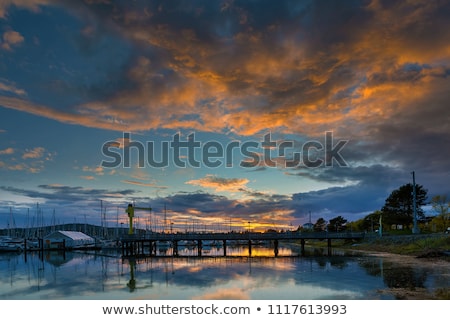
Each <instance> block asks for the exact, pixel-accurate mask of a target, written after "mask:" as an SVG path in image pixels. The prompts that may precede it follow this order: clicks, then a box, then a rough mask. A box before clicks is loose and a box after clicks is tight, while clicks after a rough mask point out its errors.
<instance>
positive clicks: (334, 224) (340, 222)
mask: <svg viewBox="0 0 450 320" xmlns="http://www.w3.org/2000/svg"><path fill="white" fill-rule="evenodd" d="M346 223H347V219H344V217H342V216H337V217H336V218H333V219H330V224H329V225H328V230H329V231H343V230H345V224H346Z"/></svg>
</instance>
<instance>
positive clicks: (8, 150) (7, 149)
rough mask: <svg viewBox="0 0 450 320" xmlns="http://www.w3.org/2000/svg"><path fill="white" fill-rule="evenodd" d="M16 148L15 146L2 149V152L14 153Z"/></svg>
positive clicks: (0, 151) (0, 152)
mask: <svg viewBox="0 0 450 320" xmlns="http://www.w3.org/2000/svg"><path fill="white" fill-rule="evenodd" d="M13 153H14V149H13V148H6V149H4V150H0V154H13Z"/></svg>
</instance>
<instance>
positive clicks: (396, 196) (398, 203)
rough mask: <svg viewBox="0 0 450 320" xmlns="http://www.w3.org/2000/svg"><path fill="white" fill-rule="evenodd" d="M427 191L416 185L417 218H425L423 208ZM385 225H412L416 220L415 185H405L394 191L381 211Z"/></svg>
mask: <svg viewBox="0 0 450 320" xmlns="http://www.w3.org/2000/svg"><path fill="white" fill-rule="evenodd" d="M426 199H427V190H425V189H424V188H423V186H421V185H418V184H416V212H417V218H418V219H420V218H424V214H423V209H422V206H423V205H425V204H426ZM381 213H382V219H383V224H401V225H410V224H411V223H412V222H413V219H414V207H413V185H412V183H408V184H405V185H403V186H401V187H400V188H398V189H396V190H394V191H392V193H391V194H390V195H389V197H388V198H387V199H386V201H385V204H384V206H383V208H382V209H381Z"/></svg>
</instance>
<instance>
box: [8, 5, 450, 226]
mask: <svg viewBox="0 0 450 320" xmlns="http://www.w3.org/2000/svg"><path fill="white" fill-rule="evenodd" d="M449 104H450V1H426V0H423V1H416V0H407V1H388V0H386V1H385V0H383V1H381V0H372V1H370V0H364V1H356V0H355V1H313V0H311V1H292V0H288V1H284V0H279V1H272V0H267V1H238V0H236V1H233V0H225V1H223V0H222V1H210V0H207V1H206V0H205V1H194V0H192V1H191V0H185V1H131V0H130V1H128V0H127V1H125V0H123V1H113V0H84V1H82V0H79V1H73V0H70V1H69V0H61V1H56V0H55V1H53V0H0V228H5V227H7V225H8V223H9V221H10V210H11V212H12V213H13V217H14V224H15V225H16V226H18V227H23V226H27V225H31V224H36V219H37V218H36V217H35V215H36V207H37V204H38V205H39V208H40V209H41V210H42V213H43V217H44V220H45V222H46V223H47V224H50V223H51V221H53V222H56V223H72V222H79V223H84V222H87V223H95V224H100V210H101V209H100V203H101V201H102V205H103V208H106V213H105V216H106V218H107V219H108V225H109V226H115V225H116V223H117V219H119V221H120V222H123V223H127V219H126V214H125V211H124V210H125V208H126V205H127V203H129V202H133V201H134V202H135V204H136V205H137V206H141V207H148V206H151V207H152V208H153V214H152V217H151V219H152V220H149V214H148V213H146V212H144V211H141V212H137V216H139V218H140V220H139V224H140V226H141V227H144V223H146V224H147V223H148V222H149V221H150V223H152V225H153V226H156V225H158V224H159V225H161V223H162V222H161V221H162V216H163V211H164V206H166V209H167V211H166V212H167V219H168V220H169V221H170V222H171V223H173V224H174V225H173V227H174V228H176V230H183V231H184V229H185V228H186V226H188V225H196V226H198V227H200V226H205V225H208V226H209V227H212V226H215V228H218V229H224V228H225V226H228V227H229V226H230V225H232V226H233V227H236V228H246V227H250V228H252V229H263V228H269V227H277V228H289V227H291V226H295V227H296V226H298V225H299V224H303V223H306V222H308V221H309V213H310V212H311V217H312V220H313V222H315V221H316V220H317V219H318V218H320V217H323V218H325V219H330V218H333V217H336V216H338V215H342V216H344V217H345V218H347V219H348V220H356V219H359V218H361V217H363V216H365V215H367V214H369V213H371V212H373V211H374V210H378V209H380V208H381V207H382V206H383V204H384V201H385V199H386V197H387V196H388V195H389V194H390V192H391V191H393V190H394V189H396V188H398V187H399V186H401V185H403V184H406V183H412V174H411V172H412V171H415V173H416V182H417V183H418V184H420V185H423V186H424V188H425V189H427V190H428V194H429V197H430V198H431V196H433V195H437V194H440V195H447V196H450V185H449V180H450V166H449V164H450V162H449V159H450V148H449V146H450V127H449V123H450V106H449ZM326 132H331V133H332V137H333V141H332V146H336V145H337V144H338V143H339V141H347V143H346V144H345V145H343V146H342V148H341V149H340V150H339V151H340V155H341V156H342V158H343V159H344V160H345V163H346V165H345V166H343V165H342V163H339V162H338V161H332V163H331V164H332V165H325V162H324V163H321V165H319V166H316V167H311V166H308V165H305V164H304V163H299V164H298V165H296V166H286V161H290V160H292V157H293V154H294V153H298V152H301V151H302V146H304V145H305V143H307V142H308V141H309V142H313V146H316V148H315V149H314V148H313V149H314V150H316V151H318V152H315V153H311V154H309V156H310V157H311V159H313V160H317V159H323V157H324V154H323V150H319V148H317V146H319V145H325V135H326ZM124 133H129V134H130V139H124ZM268 133H270V134H271V138H272V140H273V141H274V142H275V144H276V146H272V147H270V148H268V147H267V148H264V147H262V146H261V142H262V141H263V139H264V136H265V135H266V134H268ZM177 134H178V135H179V137H180V141H187V139H188V138H187V137H188V136H189V135H190V134H194V135H195V140H196V141H198V142H199V143H200V144H201V146H204V145H205V144H206V143H208V142H214V145H216V146H217V145H218V144H219V145H222V146H224V148H225V147H226V146H227V145H229V144H230V143H235V144H239V145H242V144H243V143H245V142H251V141H253V142H257V143H259V144H260V147H257V148H251V149H250V150H251V151H252V152H253V153H252V154H253V155H259V156H260V157H261V158H262V156H263V155H264V154H267V153H270V154H271V155H273V158H272V161H273V162H274V164H276V165H274V166H268V165H266V164H264V163H262V162H261V163H259V164H258V165H257V166H253V167H245V166H240V165H239V164H240V162H241V161H243V160H244V161H248V160H249V159H248V158H249V157H248V154H240V153H239V152H234V153H233V157H232V159H224V158H222V159H220V158H214V159H212V160H211V159H210V161H214V160H221V162H220V165H219V166H217V167H215V168H208V167H207V166H206V165H205V163H204V162H202V154H201V152H199V150H197V149H196V150H195V156H196V160H198V161H199V162H200V166H199V167H198V168H197V167H194V166H192V165H190V163H187V161H188V156H189V155H188V152H187V151H186V150H181V156H180V159H181V160H183V161H185V162H186V163H187V165H186V167H185V168H183V167H180V166H176V165H175V163H174V162H173V161H172V160H171V161H170V162H169V165H168V166H165V167H162V168H158V167H154V166H151V165H149V164H148V163H147V161H146V162H145V166H139V163H138V157H137V153H138V152H137V149H136V148H134V149H133V148H129V150H130V160H131V161H130V166H129V167H125V166H124V165H123V163H121V164H120V165H118V166H114V167H113V168H106V167H102V166H101V164H102V161H103V162H111V160H112V159H113V158H111V157H108V156H106V155H105V154H104V153H102V146H103V145H104V144H105V143H107V145H108V146H109V147H108V148H109V149H108V150H110V151H114V152H115V154H116V155H119V154H120V155H123V154H124V153H123V152H124V150H125V149H126V147H127V145H128V144H129V143H131V142H132V141H133V142H141V143H143V145H144V146H145V152H146V153H147V151H148V150H149V148H148V145H147V142H153V143H154V145H155V146H156V147H155V148H156V158H155V160H159V159H161V158H160V156H161V154H160V152H161V146H162V143H163V142H168V143H170V142H171V141H172V140H173V139H174V136H175V135H177ZM113 142H117V144H114V143H113ZM283 142H288V143H291V145H290V147H289V148H287V149H286V152H285V153H280V152H279V151H280V148H279V146H280V145H281V144H282V143H283ZM328 142H330V141H328ZM108 143H109V144H108ZM119 144H120V145H119ZM114 146H118V147H114ZM128 146H129V145H128ZM210 151H213V149H211V150H210ZM303 151H304V150H303ZM304 154H305V153H304ZM304 154H303V156H304ZM169 156H170V157H172V156H173V155H169ZM146 157H147V155H146ZM250 160H251V159H250ZM328 164H329V163H328ZM144 221H145V222H144ZM249 222H250V223H249ZM209 227H208V228H209Z"/></svg>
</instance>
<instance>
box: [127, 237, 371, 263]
mask: <svg viewBox="0 0 450 320" xmlns="http://www.w3.org/2000/svg"><path fill="white" fill-rule="evenodd" d="M364 235H365V234H364V233H362V232H305V233H299V232H285V233H276V232H273V233H271V232H267V233H257V232H246V233H169V234H166V233H151V234H147V235H144V236H140V235H128V236H126V237H123V238H122V239H121V244H122V256H124V257H129V256H145V255H147V256H156V254H157V250H158V244H164V246H165V248H167V247H170V248H171V250H170V251H171V254H172V256H175V257H178V256H179V248H180V247H181V243H182V242H189V243H190V244H191V245H192V246H194V247H195V248H196V249H197V256H199V257H200V256H202V253H203V249H204V247H205V244H207V243H210V242H214V243H215V244H219V245H220V246H221V248H222V250H223V256H227V247H228V245H230V244H234V243H238V244H240V245H243V244H244V245H246V246H247V248H248V256H252V246H253V245H255V244H256V243H257V244H265V245H267V244H268V243H269V244H270V245H271V246H273V254H274V256H275V257H277V256H278V254H279V242H280V241H283V242H291V241H298V240H300V244H301V254H302V255H304V254H305V242H306V240H313V239H315V240H327V244H328V252H329V253H331V241H332V240H336V239H348V240H359V239H362V238H364ZM167 252H168V250H167Z"/></svg>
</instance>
